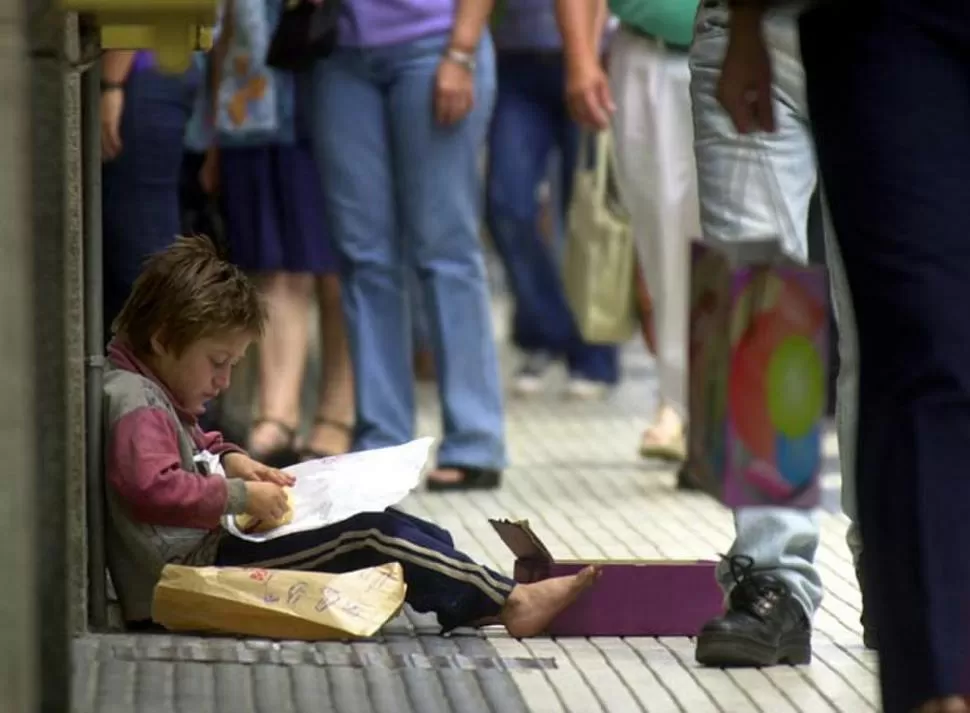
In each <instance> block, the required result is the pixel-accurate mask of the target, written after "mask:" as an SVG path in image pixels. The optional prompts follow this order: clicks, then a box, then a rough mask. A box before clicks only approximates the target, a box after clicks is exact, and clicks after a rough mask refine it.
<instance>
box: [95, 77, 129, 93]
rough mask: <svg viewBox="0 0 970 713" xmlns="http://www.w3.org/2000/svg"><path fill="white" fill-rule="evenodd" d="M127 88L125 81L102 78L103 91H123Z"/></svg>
mask: <svg viewBox="0 0 970 713" xmlns="http://www.w3.org/2000/svg"><path fill="white" fill-rule="evenodd" d="M124 88H125V83H124V82H112V81H110V80H107V79H102V80H101V93H102V94H104V93H105V92H115V91H122V90H123V89H124Z"/></svg>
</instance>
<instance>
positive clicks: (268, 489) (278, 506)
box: [246, 482, 290, 522]
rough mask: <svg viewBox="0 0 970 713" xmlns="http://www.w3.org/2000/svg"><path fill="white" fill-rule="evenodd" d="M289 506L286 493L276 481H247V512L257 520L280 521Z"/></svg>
mask: <svg viewBox="0 0 970 713" xmlns="http://www.w3.org/2000/svg"><path fill="white" fill-rule="evenodd" d="M289 508H290V505H289V502H288V501H287V499H286V493H285V492H284V491H283V488H281V487H280V486H279V485H277V484H276V483H262V482H249V483H246V514H247V515H249V516H250V517H252V518H253V520H255V521H256V522H278V521H280V520H282V519H283V516H284V515H286V513H287V511H288V510H289Z"/></svg>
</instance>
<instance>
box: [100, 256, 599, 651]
mask: <svg viewBox="0 0 970 713" xmlns="http://www.w3.org/2000/svg"><path fill="white" fill-rule="evenodd" d="M263 319H264V309H263V306H262V303H261V301H260V298H259V295H258V293H257V291H256V289H255V287H254V286H253V285H252V283H250V282H249V280H248V279H247V278H246V276H245V275H244V274H243V273H242V272H241V271H240V270H238V269H237V268H236V267H234V266H233V265H230V264H229V263H227V262H225V261H223V260H222V259H220V258H219V256H218V255H217V253H216V250H215V247H214V246H213V244H212V243H211V242H210V241H209V240H208V239H207V238H204V237H191V238H179V239H178V240H176V242H175V243H174V244H173V245H172V246H171V247H170V248H169V249H167V250H165V251H163V252H161V253H159V254H157V255H155V256H154V257H152V258H151V259H150V260H149V262H148V263H147V265H146V267H145V270H144V272H143V273H142V274H141V276H140V277H139V278H138V280H137V281H136V282H135V285H134V288H133V289H132V292H131V296H130V297H129V298H128V301H127V303H126V304H125V306H124V308H123V309H122V311H121V314H120V315H119V316H118V318H117V320H116V321H115V324H114V325H113V331H114V339H113V340H112V342H111V344H110V345H109V347H108V366H107V370H106V373H105V379H104V397H105V412H106V413H105V424H106V434H105V469H106V477H107V483H108V514H109V523H108V524H109V529H108V563H109V568H110V570H111V575H112V578H113V581H114V583H115V587H116V589H117V591H118V595H119V598H120V600H121V605H122V609H123V611H124V615H125V619H126V620H127V621H128V622H130V623H132V624H145V623H148V622H149V620H150V618H151V603H152V594H153V591H154V587H155V585H156V583H157V582H158V580H159V577H160V576H161V571H162V567H163V566H164V565H165V564H167V563H178V564H188V565H197V566H206V565H221V566H245V567H266V568H276V569H303V570H319V571H323V572H347V571H351V570H358V569H364V568H367V567H372V566H376V565H379V564H383V563H386V562H391V561H397V562H400V563H401V565H402V567H403V569H404V578H405V581H406V582H407V585H408V587H407V602H408V603H409V604H410V605H411V606H412V607H413V608H414V609H415V610H417V611H420V612H434V613H435V614H437V616H438V621H439V623H440V624H441V626H442V628H443V629H444V630H445V631H448V630H450V629H453V628H455V627H458V626H468V625H476V624H477V625H481V624H485V623H498V622H500V623H502V624H504V625H505V626H506V628H507V629H508V631H509V633H510V634H511V635H512V636H516V637H524V636H535V635H537V634H539V633H540V632H541V631H542V630H543V629H544V628H545V627H546V626H547V625H548V624H549V622H550V621H551V620H552V618H553V617H554V616H555V615H556V614H558V613H559V612H560V611H562V610H563V609H564V608H565V607H566V606H568V605H569V604H570V603H571V602H572V601H573V600H574V599H575V598H576V596H577V595H578V594H579V593H580V592H581V591H582V590H583V589H585V588H586V587H587V586H589V585H590V584H592V583H593V581H594V580H595V579H596V571H595V570H594V569H593V568H588V569H586V570H584V571H582V572H580V573H579V574H578V575H575V576H573V577H561V578H557V579H550V580H546V581H544V582H539V583H536V584H516V583H515V582H513V581H512V580H511V579H509V578H508V577H504V576H502V575H501V574H499V573H497V572H494V571H492V570H490V569H488V568H487V567H485V566H483V565H481V564H478V563H476V562H475V561H473V560H472V559H471V558H470V557H469V556H468V555H466V554H464V553H463V552H461V551H459V550H457V549H455V545H454V542H453V540H452V538H451V535H450V534H449V533H448V532H447V531H445V530H443V529H442V528H440V527H438V526H436V525H434V524H432V523H430V522H427V521H425V520H421V519H419V518H416V517H412V516H411V515H407V514H405V513H403V512H401V511H399V510H394V509H391V510H387V511H384V512H371V513H363V514H361V515H357V516H355V517H352V518H350V519H348V520H345V521H343V522H340V523H337V524H335V525H330V526H328V527H324V528H321V529H319V530H314V531H310V532H303V533H298V534H293V535H289V536H287V537H281V538H277V539H274V540H271V541H269V542H263V543H254V542H249V541H246V540H242V539H240V538H237V537H233V536H232V535H230V534H229V533H228V532H226V531H225V530H223V529H222V527H221V525H220V522H221V518H222V516H223V515H226V514H243V513H245V514H248V515H250V516H252V518H254V519H255V520H261V521H268V520H274V519H278V518H280V517H281V516H283V515H284V513H285V511H286V509H287V507H288V505H287V498H286V495H285V493H284V490H283V488H284V487H285V486H288V485H292V483H293V480H292V478H291V477H290V476H289V475H287V474H285V473H283V472H281V471H279V470H275V469H273V468H269V467H267V466H265V465H263V464H261V463H258V462H256V461H255V460H253V459H252V458H250V457H249V456H247V455H246V453H245V452H243V451H242V449H240V448H238V447H237V446H234V445H232V444H231V443H227V442H226V441H224V440H223V438H222V435H221V434H220V433H215V432H212V433H203V432H202V430H201V429H200V428H199V425H198V422H197V418H198V417H199V416H200V415H201V414H202V413H203V411H204V409H205V404H206V402H207V401H209V400H210V399H213V398H215V397H216V396H217V395H218V394H219V393H220V392H221V391H223V390H224V389H226V388H228V386H229V377H230V372H231V371H232V367H233V366H234V365H235V364H237V363H238V362H239V361H240V360H241V359H242V358H243V355H244V354H245V352H246V349H247V347H248V346H249V344H250V342H251V341H252V340H253V339H254V338H258V337H259V336H260V335H261V333H262V328H263ZM203 452H208V454H209V455H210V456H215V457H218V458H219V459H220V460H221V463H222V466H223V469H224V470H225V473H226V477H225V478H223V477H221V476H220V475H217V474H210V473H208V472H207V468H205V467H204V465H203V463H204V462H205V459H204V458H200V457H199V456H200V454H201V453H203Z"/></svg>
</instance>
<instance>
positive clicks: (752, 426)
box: [687, 241, 829, 508]
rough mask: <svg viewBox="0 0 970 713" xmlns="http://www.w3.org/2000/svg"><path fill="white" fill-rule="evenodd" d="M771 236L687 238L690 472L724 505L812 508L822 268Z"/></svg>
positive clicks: (819, 415)
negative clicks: (783, 252) (782, 251)
mask: <svg viewBox="0 0 970 713" xmlns="http://www.w3.org/2000/svg"><path fill="white" fill-rule="evenodd" d="M778 251H779V248H778V246H777V242H776V241H740V242H738V243H735V244H732V245H723V244H722V245H717V244H714V243H712V242H711V241H707V242H706V243H705V242H701V241H695V242H694V243H693V245H692V247H691V285H690V341H689V369H690V378H689V385H690V394H689V410H690V416H689V421H688V422H689V424H690V427H689V429H688V463H687V474H688V476H689V478H690V479H691V480H693V481H694V482H695V483H696V484H697V485H698V486H699V487H701V488H702V489H703V490H705V491H706V492H708V493H710V494H711V495H713V496H714V497H715V498H717V499H718V500H720V501H721V502H722V503H724V504H725V505H727V506H728V507H730V508H739V507H749V506H759V505H770V506H780V507H796V508H814V507H817V506H818V502H819V497H820V488H819V482H818V480H819V473H820V471H821V466H822V434H823V427H822V424H823V419H824V418H825V415H826V412H827V409H826V400H827V397H828V388H827V385H828V355H829V346H828V340H829V334H828V307H827V305H828V299H829V292H828V284H827V279H826V274H825V269H824V268H822V267H807V266H801V265H797V264H794V263H792V262H790V261H787V260H785V259H784V258H783V256H780V255H774V256H772V252H774V253H778Z"/></svg>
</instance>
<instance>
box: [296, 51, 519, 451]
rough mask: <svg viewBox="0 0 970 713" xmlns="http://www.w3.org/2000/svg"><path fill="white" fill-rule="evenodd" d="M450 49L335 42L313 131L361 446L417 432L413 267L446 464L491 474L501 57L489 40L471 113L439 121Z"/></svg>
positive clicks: (497, 426)
mask: <svg viewBox="0 0 970 713" xmlns="http://www.w3.org/2000/svg"><path fill="white" fill-rule="evenodd" d="M447 44H448V37H447V36H445V35H439V36H433V37H427V38H423V39H420V40H417V41H414V42H408V43H404V44H399V45H393V46H389V47H377V48H363V49H361V48H343V49H339V50H338V51H337V52H335V53H334V54H333V55H332V56H331V57H330V58H328V59H327V60H326V61H324V62H321V63H320V64H319V65H318V66H317V68H316V71H315V76H314V85H315V88H314V100H315V102H316V121H315V125H314V134H315V136H314V139H315V144H316V152H317V159H318V163H319V167H320V170H321V171H322V173H323V180H324V185H326V186H327V192H326V201H327V211H328V214H329V219H330V221H331V228H332V231H333V236H334V241H335V244H336V246H337V249H338V252H339V253H340V258H341V259H340V262H341V278H342V283H343V300H344V311H345V314H346V318H347V329H348V334H349V339H350V351H351V358H352V360H353V364H354V374H355V379H354V384H355V391H356V398H357V429H356V434H355V442H354V445H355V448H357V449H361V450H362V449H368V448H378V447H383V446H390V445H395V444H400V443H403V442H405V441H407V440H408V439H410V438H411V437H412V436H413V434H414V417H415V403H414V374H413V368H412V359H411V352H412V350H411V344H412V342H411V339H412V335H411V324H410V320H409V318H408V316H409V315H408V313H409V311H410V309H409V306H408V301H407V282H408V269H409V266H414V267H416V270H417V275H418V282H419V283H420V286H421V290H422V295H421V296H422V298H423V301H424V306H425V309H426V310H427V316H428V328H429V329H428V331H429V337H430V340H431V347H432V350H433V352H434V359H435V365H436V372H437V378H438V389H439V393H440V394H441V399H442V415H443V420H444V439H443V441H442V443H441V447H440V449H439V451H438V461H439V463H440V464H442V465H449V466H473V467H480V468H496V469H497V468H502V467H504V465H505V457H506V456H505V439H504V419H503V407H502V393H501V386H500V380H499V367H498V356H497V352H496V348H495V340H494V337H493V333H492V321H491V310H490V304H489V295H488V285H487V281H486V274H485V260H484V257H483V254H482V247H481V241H480V239H479V216H480V209H481V203H480V201H481V179H480V178H479V173H478V157H479V152H480V151H481V149H482V147H483V145H484V140H485V131H486V127H487V124H488V119H489V116H490V115H491V112H492V104H493V101H494V94H495V75H494V72H495V64H494V54H493V50H492V44H491V40H490V39H489V38H488V37H486V38H485V39H483V40H482V42H481V45H480V47H479V49H478V67H477V69H476V71H475V106H474V109H473V110H472V112H471V113H470V114H469V115H468V116H467V117H465V118H464V119H463V120H462V121H461V122H459V123H458V124H457V125H455V126H451V127H442V126H439V125H438V124H437V123H436V121H435V119H434V115H433V103H432V98H433V96H434V81H435V73H436V71H437V68H438V63H439V62H440V61H441V56H442V53H443V52H444V50H445V48H446V47H447Z"/></svg>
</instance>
